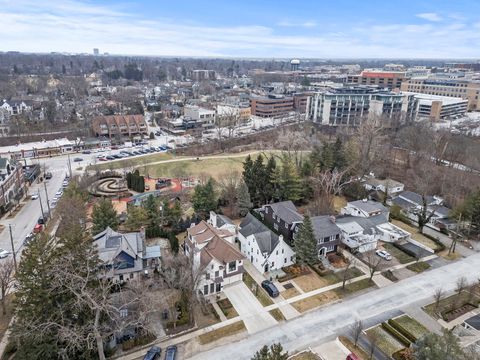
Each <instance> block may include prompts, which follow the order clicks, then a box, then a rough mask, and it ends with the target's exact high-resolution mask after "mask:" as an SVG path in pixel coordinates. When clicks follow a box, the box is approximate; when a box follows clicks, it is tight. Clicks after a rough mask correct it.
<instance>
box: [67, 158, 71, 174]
mask: <svg viewBox="0 0 480 360" xmlns="http://www.w3.org/2000/svg"><path fill="white" fill-rule="evenodd" d="M67 156H68V170H69V171H70V178H72V162H71V161H70V154H68V155H67Z"/></svg>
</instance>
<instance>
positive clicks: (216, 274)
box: [215, 270, 220, 278]
mask: <svg viewBox="0 0 480 360" xmlns="http://www.w3.org/2000/svg"><path fill="white" fill-rule="evenodd" d="M219 275H220V273H219V272H218V270H217V271H215V277H216V278H217V277H218V276H219Z"/></svg>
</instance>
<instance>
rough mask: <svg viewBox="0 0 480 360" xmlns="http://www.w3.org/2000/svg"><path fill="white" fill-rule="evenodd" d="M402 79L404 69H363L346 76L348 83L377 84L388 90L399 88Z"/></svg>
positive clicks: (403, 77)
mask: <svg viewBox="0 0 480 360" xmlns="http://www.w3.org/2000/svg"><path fill="white" fill-rule="evenodd" d="M404 80H405V72H404V71H381V70H364V71H362V72H361V73H360V75H348V77H347V83H349V84H358V85H377V86H379V87H383V88H385V87H386V88H389V89H390V90H393V89H400V86H401V84H402V81H404Z"/></svg>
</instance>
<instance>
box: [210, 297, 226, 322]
mask: <svg viewBox="0 0 480 360" xmlns="http://www.w3.org/2000/svg"><path fill="white" fill-rule="evenodd" d="M211 304H212V306H213V309H214V310H215V312H216V313H217V314H218V317H219V318H220V321H226V320H227V317H226V316H225V314H224V313H223V311H222V309H220V306H218V304H217V302H216V301H212V303H211Z"/></svg>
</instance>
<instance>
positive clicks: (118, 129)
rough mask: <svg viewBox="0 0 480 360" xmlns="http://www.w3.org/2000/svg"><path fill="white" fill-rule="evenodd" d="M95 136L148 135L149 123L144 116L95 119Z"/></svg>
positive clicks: (116, 116) (114, 116)
mask: <svg viewBox="0 0 480 360" xmlns="http://www.w3.org/2000/svg"><path fill="white" fill-rule="evenodd" d="M92 128H93V132H94V134H95V136H106V137H110V138H112V137H115V136H128V137H130V136H135V135H142V134H143V135H146V134H147V123H146V122H145V118H144V116H143V115H110V116H98V117H96V118H95V119H93V122H92Z"/></svg>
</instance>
